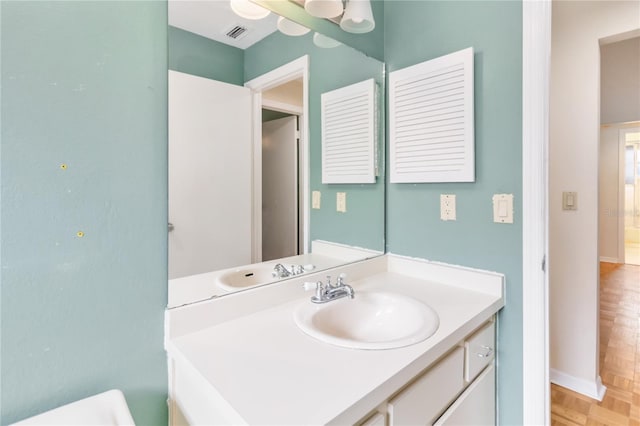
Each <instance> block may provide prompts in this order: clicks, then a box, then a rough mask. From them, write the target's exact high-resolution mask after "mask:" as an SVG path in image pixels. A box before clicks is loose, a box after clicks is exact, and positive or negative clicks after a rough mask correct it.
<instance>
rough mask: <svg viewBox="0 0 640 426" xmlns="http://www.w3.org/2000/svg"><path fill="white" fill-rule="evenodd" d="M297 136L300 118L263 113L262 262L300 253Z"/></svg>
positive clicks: (272, 112)
mask: <svg viewBox="0 0 640 426" xmlns="http://www.w3.org/2000/svg"><path fill="white" fill-rule="evenodd" d="M274 114H275V115H274ZM281 115H282V116H281ZM274 117H277V118H274ZM298 134H299V131H298V116H297V115H293V114H287V113H282V112H280V113H279V112H277V111H271V110H268V109H263V110H262V261H269V260H273V259H281V258H285V257H290V256H296V255H298V254H300V244H299V241H300V240H299V234H300V229H299V226H298V224H299V216H300V214H299V213H300V203H299V199H300V197H299V191H300V188H299V184H298V182H299V173H300V171H299V149H298V141H299V140H298Z"/></svg>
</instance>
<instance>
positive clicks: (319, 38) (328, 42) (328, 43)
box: [313, 33, 342, 49]
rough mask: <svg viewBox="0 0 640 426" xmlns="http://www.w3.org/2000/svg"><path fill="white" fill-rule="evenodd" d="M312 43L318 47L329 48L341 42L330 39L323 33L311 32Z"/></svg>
mask: <svg viewBox="0 0 640 426" xmlns="http://www.w3.org/2000/svg"><path fill="white" fill-rule="evenodd" d="M313 44H315V45H316V46H318V47H322V48H325V49H329V48H332V47H338V46H340V45H341V44H342V43H340V42H339V41H338V40H334V39H332V38H331V37H327V36H326V35H324V34H320V33H315V34H313Z"/></svg>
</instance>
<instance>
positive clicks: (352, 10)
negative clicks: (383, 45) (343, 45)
mask: <svg viewBox="0 0 640 426" xmlns="http://www.w3.org/2000/svg"><path fill="white" fill-rule="evenodd" d="M375 27H376V22H375V21H374V20H373V12H372V11H371V3H370V2H369V0H349V2H348V3H347V7H346V8H345V10H344V15H343V16H342V20H341V21H340V28H342V29H343V30H345V31H346V32H349V33H356V34H361V33H368V32H369V31H373V29H374V28H375Z"/></svg>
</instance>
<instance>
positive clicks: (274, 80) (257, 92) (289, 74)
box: [244, 55, 309, 263]
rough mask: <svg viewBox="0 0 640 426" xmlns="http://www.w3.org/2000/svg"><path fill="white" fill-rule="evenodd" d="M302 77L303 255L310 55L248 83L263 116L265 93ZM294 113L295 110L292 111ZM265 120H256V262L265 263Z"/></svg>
mask: <svg viewBox="0 0 640 426" xmlns="http://www.w3.org/2000/svg"><path fill="white" fill-rule="evenodd" d="M300 77H302V98H303V99H302V112H301V113H300V114H299V115H300V150H301V153H302V162H301V163H300V167H301V169H302V170H301V175H302V181H301V182H300V183H301V185H302V188H303V189H302V200H301V201H302V215H301V217H300V220H301V221H302V230H303V231H302V233H303V253H308V252H309V136H308V135H309V55H304V56H302V57H300V58H298V59H295V60H293V61H291V62H289V63H287V64H285V65H282V66H281V67H278V68H276V69H274V70H272V71H269V72H268V73H266V74H263V75H261V76H259V77H256V78H254V79H253V80H250V81H248V82H246V83H245V84H244V85H245V87H248V88H249V89H251V91H252V92H253V94H254V96H253V116H254V117H260V116H261V115H262V92H263V91H265V90H269V89H271V88H273V87H276V86H279V85H281V84H283V83H286V82H288V81H291V80H295V79H297V78H300ZM292 112H293V111H292ZM261 176H262V120H258V119H255V120H253V230H252V234H253V243H252V246H253V249H252V258H253V262H254V263H255V262H261V261H262V184H261V182H262V181H261Z"/></svg>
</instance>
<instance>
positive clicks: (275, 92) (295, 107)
mask: <svg viewBox="0 0 640 426" xmlns="http://www.w3.org/2000/svg"><path fill="white" fill-rule="evenodd" d="M245 87H247V88H249V89H251V91H252V93H253V115H254V117H264V116H272V115H274V114H276V115H279V116H280V117H282V116H285V117H286V116H295V122H296V123H297V130H295V140H296V142H295V150H296V151H295V153H294V154H292V151H289V153H288V154H287V155H288V156H290V157H291V161H288V162H287V164H288V165H287V166H285V167H286V170H287V171H289V172H292V173H288V175H289V176H290V177H289V178H287V180H286V181H285V182H287V183H277V184H272V185H271V186H270V187H269V188H265V187H264V186H263V177H264V174H263V167H264V164H265V163H264V162H263V156H267V157H268V156H269V155H271V154H272V153H271V152H267V151H265V150H264V148H263V144H264V139H263V120H254V127H253V182H254V183H253V197H252V198H253V203H254V205H253V226H252V229H253V247H252V259H253V262H262V261H264V260H268V259H267V257H269V258H282V257H286V255H284V254H283V253H285V252H283V251H282V250H283V248H282V247H276V249H277V250H276V251H272V248H273V245H272V244H270V243H269V242H268V241H265V242H263V239H264V238H269V239H271V241H277V240H278V239H281V238H280V237H281V234H280V233H279V232H277V230H276V232H275V234H274V236H273V237H271V236H270V234H273V231H274V228H273V222H272V221H271V219H273V215H270V216H271V217H266V218H263V216H265V212H264V210H263V207H264V206H265V201H266V202H267V204H269V203H271V204H273V201H274V197H275V195H273V191H275V193H277V194H280V193H281V192H280V191H279V188H278V187H277V186H278V185H283V186H287V188H288V189H283V190H282V191H285V192H289V194H290V195H291V197H288V198H289V199H295V203H294V204H293V207H291V206H292V204H290V202H289V204H288V205H289V206H290V207H282V208H281V211H284V212H287V213H289V214H290V217H291V219H289V220H286V219H284V222H283V223H282V224H281V226H285V225H286V226H287V227H288V229H289V230H290V231H291V235H293V237H290V238H289V237H287V239H288V240H289V241H291V243H290V244H288V246H289V247H290V248H288V249H286V250H288V251H287V253H291V254H290V255H296V254H304V253H308V252H309V249H310V242H309V207H310V206H309V138H308V134H309V131H308V129H309V121H308V108H309V107H308V93H309V57H308V56H307V55H305V56H302V57H300V58H298V59H296V60H294V61H291V62H289V63H287V64H285V65H282V66H280V67H278V68H276V69H274V70H272V71H270V72H268V73H266V74H263V75H261V76H259V77H256V78H254V79H253V80H251V81H248V82H247V83H245ZM265 127H271V126H265ZM289 133H290V132H289ZM274 155H275V156H276V161H275V162H274V164H275V165H276V167H275V170H276V172H278V173H279V172H281V171H282V170H285V169H281V168H278V161H277V158H278V156H279V155H283V154H274ZM296 161H297V167H296V165H293V164H292V163H295V162H296ZM280 182H282V181H280ZM274 185H276V187H275V188H274V187H273V186H274ZM265 189H268V190H270V191H272V192H271V193H269V192H267V193H265ZM265 197H269V199H267V200H265ZM292 210H293V211H292ZM277 216H278V214H276V219H278V217H277ZM279 219H283V218H279ZM265 220H266V221H265ZM281 222H282V220H281ZM287 222H295V223H287ZM265 227H269V229H265ZM277 245H279V246H281V244H280V243H279V242H278V244H277ZM265 250H266V251H265Z"/></svg>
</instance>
